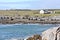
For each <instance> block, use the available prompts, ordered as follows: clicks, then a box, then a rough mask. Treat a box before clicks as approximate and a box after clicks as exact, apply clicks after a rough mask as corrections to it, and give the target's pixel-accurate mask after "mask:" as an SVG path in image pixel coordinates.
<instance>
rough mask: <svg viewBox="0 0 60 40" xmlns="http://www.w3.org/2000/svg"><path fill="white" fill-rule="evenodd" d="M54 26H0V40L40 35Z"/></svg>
mask: <svg viewBox="0 0 60 40" xmlns="http://www.w3.org/2000/svg"><path fill="white" fill-rule="evenodd" d="M55 26H57V25H55V24H7V25H3V24H0V40H9V39H11V38H25V37H28V36H31V35H34V34H39V35H41V34H42V32H43V31H45V30H47V29H49V28H52V27H55Z"/></svg>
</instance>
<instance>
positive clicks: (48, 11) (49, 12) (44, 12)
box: [40, 10, 55, 14]
mask: <svg viewBox="0 0 60 40" xmlns="http://www.w3.org/2000/svg"><path fill="white" fill-rule="evenodd" d="M51 13H55V11H54V10H40V14H51Z"/></svg>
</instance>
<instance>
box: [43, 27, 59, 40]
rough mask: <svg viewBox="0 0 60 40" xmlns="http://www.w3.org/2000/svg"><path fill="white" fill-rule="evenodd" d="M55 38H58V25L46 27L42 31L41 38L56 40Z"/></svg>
mask: <svg viewBox="0 0 60 40" xmlns="http://www.w3.org/2000/svg"><path fill="white" fill-rule="evenodd" d="M57 30H58V31H57ZM56 34H57V36H56ZM56 39H57V40H60V28H59V27H54V28H51V29H48V30H46V31H44V32H43V33H42V40H56Z"/></svg>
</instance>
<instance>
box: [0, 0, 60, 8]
mask: <svg viewBox="0 0 60 40" xmlns="http://www.w3.org/2000/svg"><path fill="white" fill-rule="evenodd" d="M57 8H58V9H60V0H0V9H57Z"/></svg>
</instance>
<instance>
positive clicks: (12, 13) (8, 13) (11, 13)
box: [0, 10, 60, 17]
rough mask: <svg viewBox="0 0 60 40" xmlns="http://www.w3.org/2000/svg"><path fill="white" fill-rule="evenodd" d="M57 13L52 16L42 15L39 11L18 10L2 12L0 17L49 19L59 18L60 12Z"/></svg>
mask: <svg viewBox="0 0 60 40" xmlns="http://www.w3.org/2000/svg"><path fill="white" fill-rule="evenodd" d="M55 11H56V12H57V13H55V14H54V13H52V14H40V13H39V11H38V10H30V11H17V10H0V15H3V16H18V15H19V16H25V15H29V16H39V17H48V16H59V15H60V10H55Z"/></svg>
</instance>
